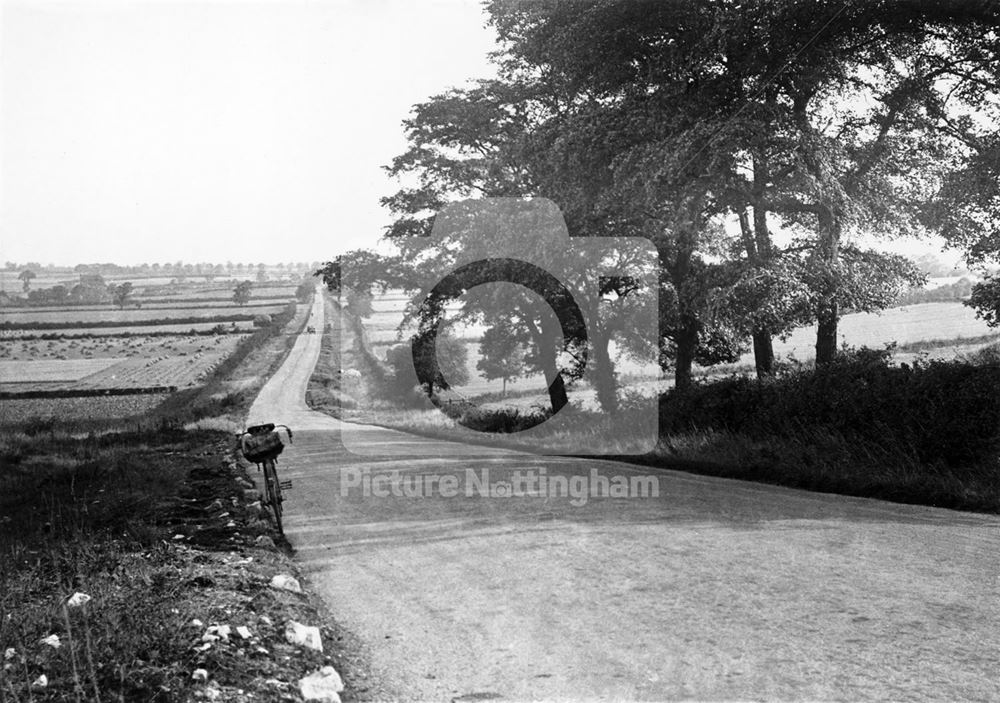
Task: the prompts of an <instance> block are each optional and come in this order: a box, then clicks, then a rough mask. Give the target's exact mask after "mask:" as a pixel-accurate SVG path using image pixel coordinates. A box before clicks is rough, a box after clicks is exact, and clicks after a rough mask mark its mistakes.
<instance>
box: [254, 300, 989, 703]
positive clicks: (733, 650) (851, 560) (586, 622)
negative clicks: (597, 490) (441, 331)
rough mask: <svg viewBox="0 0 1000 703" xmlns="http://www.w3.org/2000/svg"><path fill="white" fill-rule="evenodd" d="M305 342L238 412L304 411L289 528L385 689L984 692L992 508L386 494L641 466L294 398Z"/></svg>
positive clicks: (298, 393)
mask: <svg viewBox="0 0 1000 703" xmlns="http://www.w3.org/2000/svg"><path fill="white" fill-rule="evenodd" d="M317 301H318V302H317V310H316V311H314V312H315V314H317V315H318V316H319V317H318V318H317V319H322V314H321V313H322V311H321V307H320V306H322V299H321V298H319V297H318V298H317ZM319 341H320V338H319V335H302V337H301V338H300V340H299V344H297V345H296V347H295V349H294V350H293V352H292V354H291V356H290V357H289V359H288V362H287V363H286V365H285V368H283V369H282V370H281V373H279V374H278V375H277V376H276V377H275V379H272V382H271V383H269V384H268V386H267V387H266V388H265V389H264V392H263V393H262V394H261V397H262V399H266V402H267V404H266V405H261V404H257V405H255V406H254V411H252V412H260V410H261V408H262V407H269V408H270V409H271V411H270V413H265V414H264V415H261V416H260V417H261V418H262V419H275V420H281V421H287V422H288V424H290V425H292V426H293V427H294V428H296V429H305V430H307V431H304V432H302V433H301V434H297V435H296V443H295V444H294V445H293V446H292V447H290V448H289V449H288V450H286V452H285V454H284V455H283V457H282V466H281V470H282V476H283V477H285V478H291V479H293V480H294V482H295V490H294V491H293V492H292V493H291V494H290V495H289V501H288V503H287V504H286V505H287V513H286V531H287V534H288V537H289V539H290V541H291V543H292V545H293V546H294V548H295V550H296V554H297V559H298V560H299V561H300V562H301V564H302V565H303V568H304V569H305V570H306V572H307V573H308V574H310V579H311V583H312V586H313V588H314V589H316V590H317V591H318V592H319V593H320V594H321V595H322V596H323V597H324V598H325V599H326V601H327V603H328V604H329V606H330V609H331V611H332V612H333V613H334V615H335V616H336V618H337V619H338V620H339V621H340V622H341V623H342V624H344V625H345V626H346V627H347V628H349V629H350V630H351V631H353V632H354V633H356V634H357V635H358V636H359V637H360V638H361V640H362V641H364V642H366V643H367V645H368V646H369V647H370V648H371V653H372V657H373V664H374V667H375V669H376V670H377V671H378V672H379V673H380V675H382V676H384V677H385V680H386V681H388V682H390V684H391V685H392V686H393V687H394V689H395V690H396V691H398V695H400V696H401V697H404V698H407V699H421V700H453V699H457V700H467V701H468V700H487V699H492V698H498V699H513V700H526V699H533V700H538V699H546V700H548V699H563V700H570V699H571V700H582V699H640V700H665V699H692V698H695V699H711V700H720V699H725V700H734V699H735V700H747V699H754V700H758V699H768V700H774V699H780V700H816V699H847V700H859V699H866V700H871V699H891V700H996V699H997V698H1000V680H998V678H997V677H996V675H995V670H996V662H997V661H998V660H1000V600H998V597H997V596H998V594H1000V569H998V556H1000V520H998V519H996V518H993V517H989V516H981V515H975V514H969V513H959V512H952V511H945V510H937V509H933V508H921V507H909V506H899V505H893V504H888V503H882V502H878V501H872V500H862V499H849V498H842V497H838V496H826V495H816V494H810V493H806V492H801V491H795V490H790V489H783V488H777V487H771V486H762V485H756V484H750V483H744V482H738V481H728V480H724V479H713V478H707V477H699V476H692V475H688V474H682V473H676V472H667V471H661V472H658V473H657V474H656V475H657V477H658V486H659V497H658V498H644V499H643V498H633V499H613V498H591V499H589V500H587V501H586V504H585V505H573V504H572V502H571V501H570V500H569V499H567V498H565V497H552V496H548V497H546V496H544V495H539V491H536V492H535V495H525V496H521V497H508V498H484V497H480V496H479V495H478V494H476V495H472V496H469V495H467V493H466V491H465V490H462V491H460V494H459V495H458V496H457V497H450V498H449V497H441V496H440V495H435V496H432V497H424V498H418V497H406V496H394V495H391V494H390V495H389V496H387V497H376V496H365V495H363V492H362V491H361V489H360V488H358V487H356V486H355V485H354V484H355V483H356V482H358V481H359V480H361V479H362V478H363V477H364V476H368V477H369V478H376V479H377V478H378V477H383V476H384V477H386V478H385V483H383V484H382V487H384V488H385V487H388V488H389V489H390V493H391V486H392V485H396V486H397V487H399V486H400V484H404V485H409V486H411V487H412V486H415V485H417V484H416V483H413V482H414V481H415V480H416V477H427V476H431V475H433V476H441V475H453V476H455V477H456V480H457V481H459V482H463V481H465V480H466V479H467V476H466V474H465V471H466V470H467V469H473V470H475V471H476V472H477V473H479V472H481V471H482V470H483V469H488V470H489V472H490V474H489V478H490V480H491V481H496V480H501V479H509V478H512V477H513V473H514V472H515V471H518V470H520V471H522V473H523V472H530V471H533V472H535V473H536V474H537V473H539V472H541V471H542V470H543V469H544V471H545V473H546V475H547V476H549V477H552V476H566V477H570V476H584V477H589V476H590V472H591V470H596V471H597V472H599V474H600V475H603V476H608V477H611V476H618V475H620V476H625V477H630V476H635V475H638V474H639V473H640V472H642V471H645V470H644V469H638V468H636V467H631V466H623V465H621V464H616V463H612V462H602V461H591V460H581V459H564V458H558V457H537V456H532V455H525V454H517V453H513V452H505V451H500V450H488V449H487V450H484V449H481V448H478V447H469V446H464V445H459V444H452V443H447V442H441V441H435V440H426V439H422V438H418V437H413V436H410V435H406V434H402V433H398V432H392V431H388V430H382V429H374V428H362V427H359V426H351V425H348V424H342V423H339V422H338V421H336V420H334V419H333V418H330V417H327V416H325V415H319V414H315V413H310V412H309V411H308V410H307V409H306V408H305V406H304V401H303V400H302V396H303V394H304V388H305V384H306V382H307V380H308V374H309V370H310V369H311V368H312V364H313V363H314V360H315V358H316V355H317V354H318V347H319ZM263 402H264V401H263V400H262V403H263ZM342 432H349V433H351V438H350V442H349V446H352V447H359V448H361V449H363V450H364V451H365V452H366V453H368V454H370V456H360V455H358V454H354V453H350V452H348V451H347V450H345V449H344V446H343V443H342V442H341V441H340V440H341V438H340V435H341V433H342ZM393 471H396V472H398V473H397V474H394V473H392V472H393ZM407 481H410V483H408V484H407ZM576 502H579V501H576Z"/></svg>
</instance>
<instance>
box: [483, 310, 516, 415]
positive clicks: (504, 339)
mask: <svg viewBox="0 0 1000 703" xmlns="http://www.w3.org/2000/svg"><path fill="white" fill-rule="evenodd" d="M505 326H506V328H505ZM510 327H511V326H510V323H508V322H503V321H501V322H498V323H496V324H495V325H493V326H492V327H490V328H488V329H487V330H486V331H485V332H483V338H482V339H481V340H480V342H479V354H480V358H479V360H478V361H477V362H476V368H477V369H478V370H479V373H480V374H482V376H483V378H485V379H486V380H488V381H492V380H494V379H497V378H499V379H501V380H502V382H503V390H502V394H503V396H504V397H506V396H507V382H508V381H510V380H512V379H515V378H520V377H521V376H523V375H524V373H525V370H526V367H525V364H524V343H523V342H522V341H521V340H520V339H518V337H517V333H516V331H515V330H513V329H511V328H510Z"/></svg>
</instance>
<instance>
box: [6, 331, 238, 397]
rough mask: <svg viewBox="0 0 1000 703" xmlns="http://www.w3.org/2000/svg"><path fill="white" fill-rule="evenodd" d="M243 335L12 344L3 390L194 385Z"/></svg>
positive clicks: (7, 359)
mask: <svg viewBox="0 0 1000 703" xmlns="http://www.w3.org/2000/svg"><path fill="white" fill-rule="evenodd" d="M244 338H245V337H244V336H243V335H219V336H214V337H203V336H197V337H191V336H188V337H182V336H178V337H145V338H113V337H112V338H107V337H106V338H100V337H96V338H93V339H86V340H75V339H69V340H66V339H63V340H35V341H22V342H17V343H11V344H9V346H5V347H4V352H5V354H3V356H2V358H0V392H8V393H11V392H15V393H21V392H30V391H55V390H59V391H68V392H76V391H79V392H92V391H94V390H98V389H115V390H120V389H137V390H141V389H150V388H160V387H177V388H184V387H191V386H194V385H197V384H198V383H200V382H201V381H202V380H204V379H205V378H206V377H207V376H208V374H210V373H211V372H212V371H213V370H214V369H215V368H216V367H217V366H218V365H219V363H221V362H222V360H223V359H225V358H226V357H227V356H229V355H230V354H231V353H232V352H233V350H234V349H235V348H236V346H237V345H238V344H239V342H240V340H242V339H244Z"/></svg>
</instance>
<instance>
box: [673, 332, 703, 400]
mask: <svg viewBox="0 0 1000 703" xmlns="http://www.w3.org/2000/svg"><path fill="white" fill-rule="evenodd" d="M675 344H676V345H677V361H676V367H675V369H674V387H675V388H677V389H678V390H684V389H685V388H690V387H691V367H692V366H693V365H694V356H695V352H696V351H697V349H698V322H697V321H696V320H694V319H693V318H690V317H686V316H685V319H684V322H683V324H682V326H681V328H680V330H679V331H678V333H677V339H676V340H675Z"/></svg>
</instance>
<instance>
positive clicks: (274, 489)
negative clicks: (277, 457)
mask: <svg viewBox="0 0 1000 703" xmlns="http://www.w3.org/2000/svg"><path fill="white" fill-rule="evenodd" d="M264 484H265V485H266V489H267V502H268V505H270V506H271V512H272V513H273V514H274V524H275V525H276V526H277V528H278V532H279V533H280V534H285V531H284V530H283V529H282V527H281V486H280V485H279V484H278V470H277V469H276V468H275V466H274V459H268V460H267V461H265V462H264Z"/></svg>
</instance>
